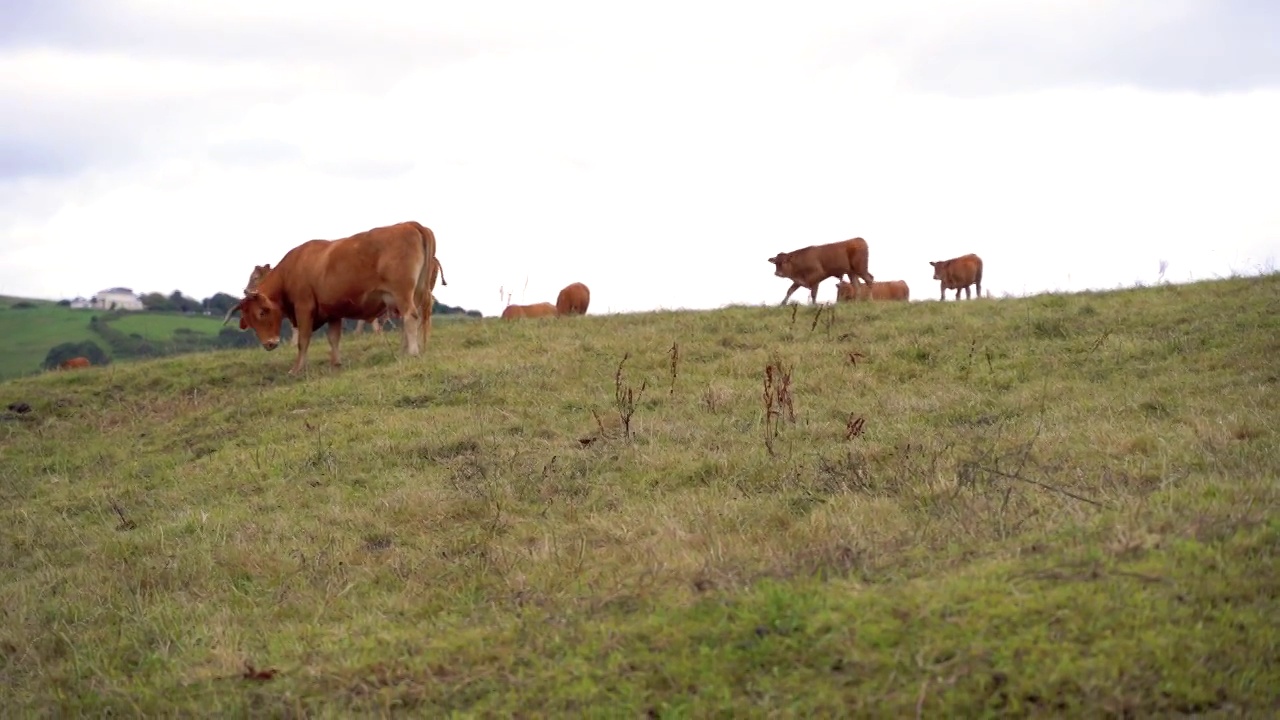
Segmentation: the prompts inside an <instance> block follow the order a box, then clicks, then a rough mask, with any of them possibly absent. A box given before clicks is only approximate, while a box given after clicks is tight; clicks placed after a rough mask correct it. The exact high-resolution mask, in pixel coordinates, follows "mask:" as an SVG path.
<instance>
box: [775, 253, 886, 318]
mask: <svg viewBox="0 0 1280 720" xmlns="http://www.w3.org/2000/svg"><path fill="white" fill-rule="evenodd" d="M769 262H771V263H773V264H774V272H773V274H774V275H776V276H778V277H780V278H787V279H788V280H791V281H792V282H791V288H790V289H789V290H787V294H786V295H785V296H783V298H782V302H781V303H779V305H786V304H787V300H790V299H791V294H792V293H794V292H795V291H796V290H797V289H799V288H800V287H802V286H803V287H805V288H807V289H808V290H809V303H810V304H813V303H816V302H818V285H819V284H821V283H822V281H823V280H826V279H827V278H832V277H833V278H835V279H837V280H839V279H840V278H841V277H842V276H845V275H847V276H848V277H849V282H850V283H853V284H857V280H854V278H855V277H857V278H862V281H863V282H865V283H866V284H867V285H870V284H871V283H873V282H875V278H874V277H872V275H871V273H869V272H867V241H866V240H863V239H862V238H860V237H856V238H852V239H850V240H843V241H841V242H835V243H828V244H826V245H810V246H809V247H806V248H801V249H799V250H792V251H791V252H780V253H778V254H777V255H775V256H773V257H771V258H769Z"/></svg>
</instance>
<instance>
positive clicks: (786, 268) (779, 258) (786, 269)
mask: <svg viewBox="0 0 1280 720" xmlns="http://www.w3.org/2000/svg"><path fill="white" fill-rule="evenodd" d="M769 262H771V263H773V265H774V268H773V274H774V275H777V276H778V277H791V275H790V270H791V253H784V252H780V253H778V254H777V255H774V256H773V257H771V258H769Z"/></svg>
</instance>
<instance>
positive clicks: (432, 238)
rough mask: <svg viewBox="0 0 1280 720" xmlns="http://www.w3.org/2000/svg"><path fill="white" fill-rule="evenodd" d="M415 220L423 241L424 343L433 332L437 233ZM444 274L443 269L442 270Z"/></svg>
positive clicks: (421, 318) (420, 331)
mask: <svg viewBox="0 0 1280 720" xmlns="http://www.w3.org/2000/svg"><path fill="white" fill-rule="evenodd" d="M411 222H413V226H414V227H415V228H417V230H418V238H419V239H420V240H421V242H422V259H423V262H422V267H421V268H419V269H418V283H417V285H418V293H417V294H418V339H419V342H420V343H422V344H423V345H425V344H426V340H427V337H428V336H429V335H430V334H431V310H432V306H433V305H435V298H433V297H432V293H431V271H432V270H433V267H432V266H433V265H434V264H435V261H436V260H435V257H436V234H435V233H434V232H431V228H429V227H427V226H425V225H423V224H422V223H420V222H416V221H411ZM441 274H442V275H443V271H441Z"/></svg>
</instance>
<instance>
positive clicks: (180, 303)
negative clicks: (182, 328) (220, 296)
mask: <svg viewBox="0 0 1280 720" xmlns="http://www.w3.org/2000/svg"><path fill="white" fill-rule="evenodd" d="M169 304H170V305H172V306H173V309H174V310H177V311H178V312H199V311H200V310H201V305H200V301H199V300H196V299H195V298H193V297H187V296H186V295H183V294H182V292H181V291H180V290H174V291H173V292H172V293H170V294H169Z"/></svg>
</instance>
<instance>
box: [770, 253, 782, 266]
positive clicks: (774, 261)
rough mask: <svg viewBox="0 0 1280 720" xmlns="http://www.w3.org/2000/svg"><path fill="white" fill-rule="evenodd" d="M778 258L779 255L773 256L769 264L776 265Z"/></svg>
mask: <svg viewBox="0 0 1280 720" xmlns="http://www.w3.org/2000/svg"><path fill="white" fill-rule="evenodd" d="M779 257H780V256H779V255H774V256H773V257H771V258H769V262H771V263H773V264H774V265H777V264H778V258H779Z"/></svg>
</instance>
